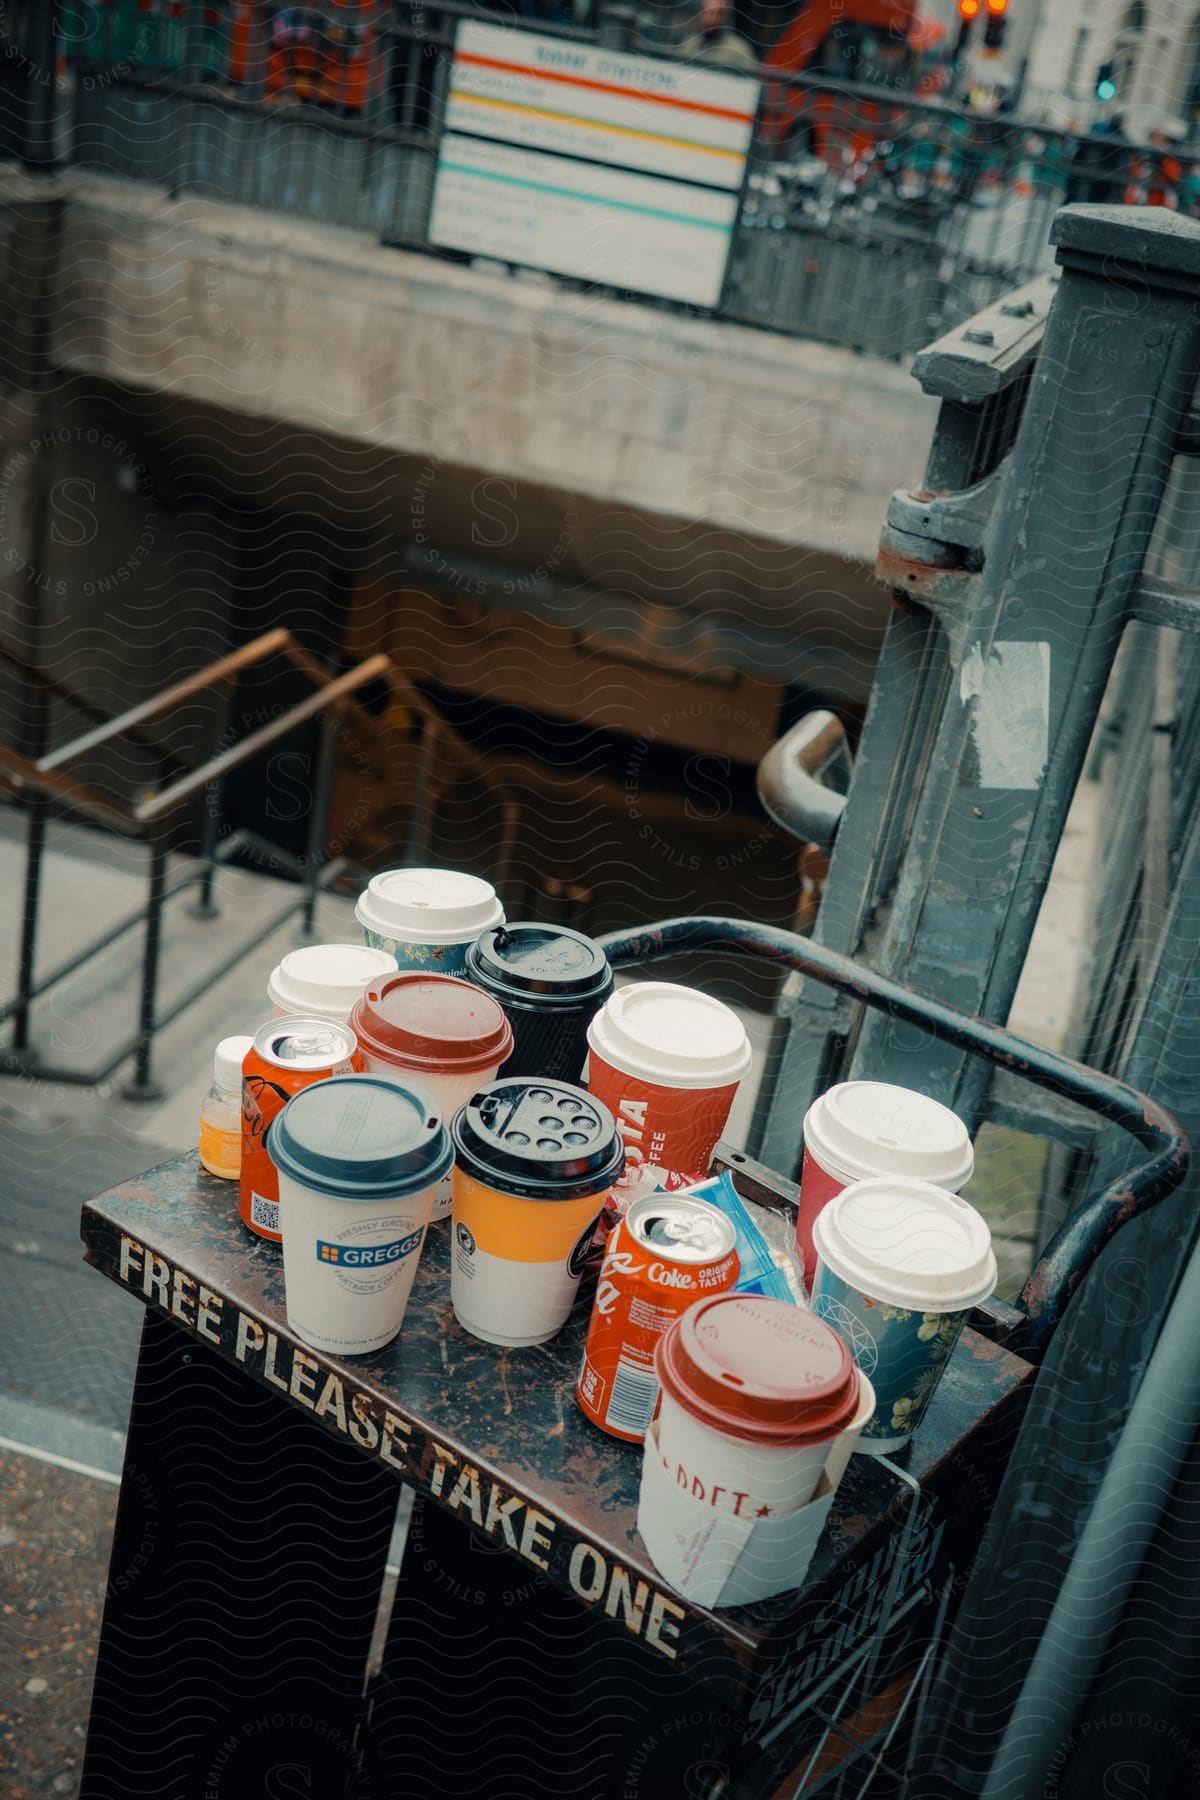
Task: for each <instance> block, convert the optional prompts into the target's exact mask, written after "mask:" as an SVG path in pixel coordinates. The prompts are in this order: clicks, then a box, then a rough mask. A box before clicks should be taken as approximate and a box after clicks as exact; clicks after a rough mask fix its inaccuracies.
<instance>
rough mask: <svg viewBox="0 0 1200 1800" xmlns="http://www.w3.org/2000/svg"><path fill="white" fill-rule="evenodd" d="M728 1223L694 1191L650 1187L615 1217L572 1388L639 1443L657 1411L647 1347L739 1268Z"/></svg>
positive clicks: (594, 1414)
mask: <svg viewBox="0 0 1200 1800" xmlns="http://www.w3.org/2000/svg"><path fill="white" fill-rule="evenodd" d="M734 1244H735V1238H734V1230H733V1225H732V1223H731V1221H730V1220H729V1219H727V1218H726V1217H725V1214H724V1213H723V1212H721V1211H719V1210H718V1208H717V1207H715V1206H711V1205H710V1204H709V1203H708V1201H707V1200H698V1199H696V1197H695V1195H693V1194H647V1195H646V1196H645V1198H644V1199H641V1200H635V1201H634V1202H633V1204H632V1205H631V1206H630V1208H629V1210H628V1212H627V1213H626V1214H625V1216H624V1217H623V1218H621V1219H619V1220H618V1221H617V1223H616V1225H615V1226H614V1227H613V1231H612V1235H611V1237H610V1238H609V1240H608V1245H607V1248H606V1249H605V1253H604V1262H603V1264H602V1266H601V1269H600V1279H599V1281H598V1283H597V1286H596V1298H595V1300H594V1302H593V1305H592V1317H591V1321H590V1323H589V1325H588V1334H587V1343H586V1344H585V1346H584V1351H583V1362H582V1364H581V1365H580V1369H579V1379H578V1381H577V1382H576V1384H575V1398H576V1400H577V1401H578V1402H579V1405H580V1407H581V1408H582V1410H583V1412H584V1413H585V1414H586V1416H587V1417H588V1418H589V1419H590V1420H591V1422H592V1424H593V1425H598V1426H599V1427H600V1429H601V1431H607V1432H608V1433H609V1435H610V1436H611V1437H616V1438H622V1439H624V1441H625V1442H626V1443H627V1444H640V1443H641V1442H642V1441H643V1439H644V1438H645V1435H646V1431H647V1429H648V1427H649V1425H650V1423H651V1421H652V1420H653V1419H654V1416H655V1414H656V1413H657V1411H658V1400H659V1391H658V1381H657V1379H656V1377H655V1374H654V1350H655V1346H656V1345H657V1343H658V1340H659V1338H660V1337H661V1336H662V1334H663V1332H664V1331H666V1330H667V1329H668V1327H669V1326H671V1325H673V1324H674V1322H675V1320H676V1319H677V1318H679V1316H680V1315H681V1314H682V1313H685V1312H686V1311H687V1309H688V1307H689V1306H691V1305H693V1304H694V1303H695V1302H696V1301H697V1300H700V1299H703V1298H705V1297H706V1296H708V1295H710V1294H722V1293H726V1292H728V1290H729V1289H731V1288H732V1287H733V1286H734V1285H735V1284H736V1282H737V1278H738V1274H739V1272H740V1269H739V1264H738V1255H737V1251H736V1249H735V1248H734Z"/></svg>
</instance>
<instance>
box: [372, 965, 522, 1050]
mask: <svg viewBox="0 0 1200 1800" xmlns="http://www.w3.org/2000/svg"><path fill="white" fill-rule="evenodd" d="M350 1029H351V1030H352V1031H353V1032H354V1033H355V1035H356V1037H357V1038H358V1041H359V1044H360V1045H361V1046H362V1048H363V1049H364V1050H365V1051H366V1052H367V1053H368V1054H369V1055H372V1056H378V1057H379V1058H380V1060H381V1061H383V1062H390V1063H395V1065H396V1067H397V1068H400V1069H413V1070H416V1071H423V1072H424V1073H425V1074H427V1075H458V1074H464V1075H465V1074H469V1073H470V1072H471V1071H472V1070H474V1069H490V1068H496V1067H499V1065H500V1064H501V1063H502V1062H504V1060H505V1059H506V1057H507V1056H508V1055H509V1053H510V1051H511V1050H512V1043H513V1033H512V1026H511V1025H510V1024H509V1022H508V1019H507V1017H506V1015H505V1012H504V1008H503V1007H502V1006H501V1005H500V1003H499V1001H498V1000H493V999H492V996H491V995H490V994H485V993H484V991H483V989H482V988H477V987H476V986H475V984H474V982H471V981H459V980H458V979H457V977H455V976H453V975H423V974H421V972H420V970H417V969H414V970H408V971H406V972H405V973H404V974H401V975H393V976H392V977H391V979H390V980H388V981H380V982H373V983H372V984H371V986H370V987H368V988H367V989H366V991H365V993H364V994H363V996H362V999H361V1000H359V1001H358V1003H357V1004H356V1006H355V1008H354V1011H353V1012H352V1013H351V1014H350Z"/></svg>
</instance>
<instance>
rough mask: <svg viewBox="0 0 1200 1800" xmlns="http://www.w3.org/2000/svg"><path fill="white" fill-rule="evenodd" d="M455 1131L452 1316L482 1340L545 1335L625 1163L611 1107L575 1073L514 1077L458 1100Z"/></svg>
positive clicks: (566, 1299)
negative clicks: (557, 1077)
mask: <svg viewBox="0 0 1200 1800" xmlns="http://www.w3.org/2000/svg"><path fill="white" fill-rule="evenodd" d="M452 1135H453V1139H454V1172H453V1175H452V1177H451V1191H452V1196H453V1223H452V1227H451V1231H452V1242H451V1247H450V1298H451V1301H452V1302H453V1305H454V1313H455V1317H456V1318H457V1319H458V1322H459V1324H460V1325H462V1326H463V1327H464V1329H465V1330H467V1331H469V1332H470V1333H471V1335H472V1337H477V1338H481V1339H482V1340H483V1342H484V1343H486V1344H508V1345H514V1346H515V1345H523V1344H544V1343H545V1342H546V1340H547V1339H548V1338H552V1337H553V1336H554V1335H555V1333H556V1332H558V1331H560V1330H561V1329H562V1327H563V1326H564V1325H565V1324H566V1321H567V1317H568V1315H569V1313H570V1311H571V1307H572V1305H573V1304H574V1300H575V1296H576V1293H577V1291H578V1288H579V1277H580V1275H581V1274H582V1272H583V1266H584V1262H585V1259H586V1257H587V1253H588V1250H589V1248H590V1245H591V1240H592V1233H593V1231H594V1229H595V1224H596V1219H597V1217H598V1216H599V1213H600V1210H601V1208H602V1207H603V1205H604V1202H605V1200H606V1199H607V1197H608V1194H609V1191H610V1189H611V1187H612V1184H613V1182H614V1181H615V1180H616V1179H617V1177H618V1176H619V1175H620V1173H621V1169H622V1167H623V1165H624V1152H623V1150H622V1147H621V1137H620V1133H619V1132H618V1131H617V1128H616V1124H615V1122H614V1120H613V1117H612V1114H611V1113H610V1112H609V1111H608V1109H607V1107H605V1106H603V1105H602V1104H601V1103H600V1102H599V1101H597V1100H596V1099H595V1098H594V1097H593V1096H592V1095H589V1094H587V1093H585V1092H584V1090H583V1089H582V1088H580V1087H576V1086H575V1085H574V1083H572V1082H566V1081H539V1080H537V1079H536V1078H534V1077H530V1076H527V1075H519V1076H510V1077H508V1078H507V1079H506V1080H503V1081H493V1082H491V1083H489V1084H488V1085H487V1086H486V1087H484V1088H481V1089H480V1090H479V1092H478V1093H476V1094H474V1095H473V1096H472V1098H471V1099H470V1100H469V1101H468V1102H467V1104H466V1105H465V1106H463V1107H461V1108H460V1110H459V1111H458V1113H457V1114H456V1115H455V1118H454V1124H453V1129H452Z"/></svg>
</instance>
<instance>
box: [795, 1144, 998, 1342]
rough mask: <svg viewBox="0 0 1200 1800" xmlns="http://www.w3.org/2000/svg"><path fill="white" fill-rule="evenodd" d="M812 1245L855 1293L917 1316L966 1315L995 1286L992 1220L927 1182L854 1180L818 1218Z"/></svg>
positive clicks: (824, 1261)
mask: <svg viewBox="0 0 1200 1800" xmlns="http://www.w3.org/2000/svg"><path fill="white" fill-rule="evenodd" d="M813 1243H814V1244H815V1245H816V1250H817V1255H818V1256H819V1257H820V1258H821V1261H822V1262H823V1263H825V1264H826V1266H827V1267H828V1268H829V1269H830V1270H831V1271H832V1273H833V1274H834V1275H837V1276H838V1277H839V1278H840V1279H841V1280H842V1281H844V1282H846V1283H848V1285H849V1286H850V1287H853V1288H857V1289H858V1291H859V1293H861V1294H866V1295H868V1296H869V1297H870V1298H871V1299H873V1300H883V1301H885V1302H886V1303H887V1304H888V1305H890V1306H904V1307H907V1308H909V1309H910V1310H911V1311H912V1312H964V1311H965V1310H966V1309H967V1308H968V1307H970V1306H978V1305H979V1303H980V1302H981V1301H983V1300H986V1299H987V1298H988V1296H989V1295H990V1294H991V1293H993V1292H994V1290H995V1286H996V1258H995V1256H994V1255H993V1253H992V1234H991V1232H990V1231H989V1230H988V1226H987V1221H986V1219H985V1218H984V1217H983V1215H982V1214H981V1213H979V1212H976V1210H975V1208H974V1207H973V1206H972V1205H971V1203H970V1201H969V1200H960V1199H959V1197H958V1195H957V1194H951V1193H950V1192H949V1191H948V1190H947V1189H946V1188H939V1187H934V1185H933V1183H932V1182H929V1181H903V1180H900V1181H897V1180H893V1179H892V1178H891V1177H890V1176H880V1177H878V1178H877V1179H875V1180H872V1181H856V1182H854V1183H853V1184H852V1186H850V1187H848V1188H843V1189H842V1192H841V1193H840V1194H835V1196H834V1198H833V1199H832V1200H831V1201H830V1202H829V1204H828V1205H827V1206H825V1207H823V1208H822V1210H821V1211H820V1212H819V1213H818V1214H817V1217H816V1219H815V1220H814V1221H813Z"/></svg>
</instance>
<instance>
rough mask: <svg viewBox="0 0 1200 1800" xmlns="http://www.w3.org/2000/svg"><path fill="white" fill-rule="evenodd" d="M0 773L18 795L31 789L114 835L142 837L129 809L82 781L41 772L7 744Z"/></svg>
mask: <svg viewBox="0 0 1200 1800" xmlns="http://www.w3.org/2000/svg"><path fill="white" fill-rule="evenodd" d="M0 773H3V774H4V775H6V776H7V777H8V779H9V781H10V782H11V783H12V785H13V786H14V787H15V788H16V789H17V790H18V791H20V790H23V789H25V788H31V789H32V790H33V792H34V793H36V794H45V795H46V796H47V798H48V799H51V800H58V801H61V803H62V804H63V805H64V806H66V807H69V808H70V810H71V811H72V812H77V813H82V814H83V815H84V817H85V818H89V819H94V820H95V821H96V823H97V824H98V825H103V826H105V827H106V828H108V829H109V830H111V831H119V832H122V833H123V834H124V835H125V836H126V837H140V836H141V833H140V832H139V831H138V830H137V827H136V824H135V822H134V818H133V814H132V813H131V812H130V811H129V810H128V809H127V808H126V807H122V806H117V805H116V804H115V803H114V802H113V801H111V800H106V799H105V798H104V796H103V794H97V793H96V792H95V790H94V789H93V788H90V787H86V786H85V785H84V783H83V782H82V781H73V780H72V779H71V777H70V776H69V775H59V774H57V773H56V772H55V771H54V770H50V769H39V768H38V766H37V764H36V763H35V762H30V760H29V758H28V757H27V756H22V755H21V753H20V751H19V750H10V749H9V748H8V746H7V745H6V744H0Z"/></svg>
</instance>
